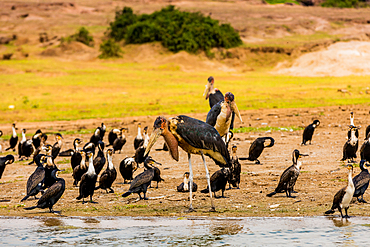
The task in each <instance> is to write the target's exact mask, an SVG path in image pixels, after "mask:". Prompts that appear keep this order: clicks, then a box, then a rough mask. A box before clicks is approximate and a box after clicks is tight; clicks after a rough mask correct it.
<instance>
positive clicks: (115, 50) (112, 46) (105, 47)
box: [99, 39, 122, 58]
mask: <svg viewBox="0 0 370 247" xmlns="http://www.w3.org/2000/svg"><path fill="white" fill-rule="evenodd" d="M99 51H101V54H100V55H99V58H110V57H122V56H121V54H120V53H121V52H122V50H121V47H120V46H119V44H117V43H116V42H114V40H113V39H108V40H106V41H104V42H103V43H102V44H100V49H99Z"/></svg>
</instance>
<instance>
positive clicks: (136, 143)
mask: <svg viewBox="0 0 370 247" xmlns="http://www.w3.org/2000/svg"><path fill="white" fill-rule="evenodd" d="M143 142H144V138H143V136H142V135H141V123H139V124H138V125H137V136H136V137H135V139H134V149H135V150H136V149H137V148H138V147H140V145H142V143H143Z"/></svg>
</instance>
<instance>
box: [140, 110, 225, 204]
mask: <svg viewBox="0 0 370 247" xmlns="http://www.w3.org/2000/svg"><path fill="white" fill-rule="evenodd" d="M160 136H163V137H164V140H165V142H166V144H167V146H168V147H169V150H170V154H171V156H172V158H173V159H175V160H176V161H178V160H179V151H178V147H179V146H180V147H181V148H182V149H183V150H184V151H185V152H187V153H188V160H189V173H190V176H189V180H190V189H189V194H190V205H189V211H194V209H193V198H192V188H191V186H192V184H193V169H192V165H191V154H198V155H201V156H202V160H203V164H204V168H205V170H206V178H207V184H208V187H209V188H211V183H210V176H209V172H208V168H207V165H206V161H205V157H204V155H206V156H209V157H210V158H211V159H212V160H213V161H214V162H215V163H216V165H218V166H220V167H230V165H231V164H230V155H229V152H228V150H227V148H226V145H225V142H224V141H223V140H222V138H221V136H220V134H219V133H218V132H217V130H216V129H215V128H213V127H212V126H211V125H209V124H207V123H205V122H202V121H200V120H197V119H194V118H191V117H188V116H184V115H180V116H177V117H174V118H170V119H169V120H167V119H166V118H164V117H157V119H156V120H155V122H154V129H153V132H152V134H151V136H150V140H149V144H148V146H147V148H146V150H145V154H144V156H145V155H147V154H148V153H149V151H150V149H151V148H152V147H153V145H154V143H155V142H156V141H157V140H158V138H159V137H160ZM209 195H210V199H211V205H212V207H211V210H212V211H215V206H214V204H213V200H212V191H211V190H210V191H209Z"/></svg>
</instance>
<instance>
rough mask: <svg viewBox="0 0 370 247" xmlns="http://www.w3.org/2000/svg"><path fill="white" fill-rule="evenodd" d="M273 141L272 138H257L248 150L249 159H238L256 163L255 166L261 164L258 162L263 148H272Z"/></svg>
mask: <svg viewBox="0 0 370 247" xmlns="http://www.w3.org/2000/svg"><path fill="white" fill-rule="evenodd" d="M266 141H268V144H267V145H266V144H265V142H266ZM274 144H275V140H274V138H272V137H258V138H257V139H256V140H254V142H253V143H252V145H251V146H250V148H249V157H248V158H242V157H241V158H239V159H240V160H250V161H256V164H261V162H260V161H259V160H258V158H259V157H260V155H261V154H262V151H263V150H264V149H265V148H269V147H272V146H274Z"/></svg>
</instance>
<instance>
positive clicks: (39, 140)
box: [28, 130, 48, 165]
mask: <svg viewBox="0 0 370 247" xmlns="http://www.w3.org/2000/svg"><path fill="white" fill-rule="evenodd" d="M40 131H41V130H37V131H36V134H35V135H33V137H32V143H33V146H34V148H35V151H34V152H33V159H32V161H31V162H30V163H28V164H29V165H32V164H33V163H35V158H36V157H37V155H38V154H40V152H41V151H43V146H44V145H45V143H46V140H47V139H48V136H47V135H46V134H45V133H42V132H41V133H40ZM39 134H40V135H39ZM35 143H36V145H35ZM37 145H38V147H36V146H37Z"/></svg>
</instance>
